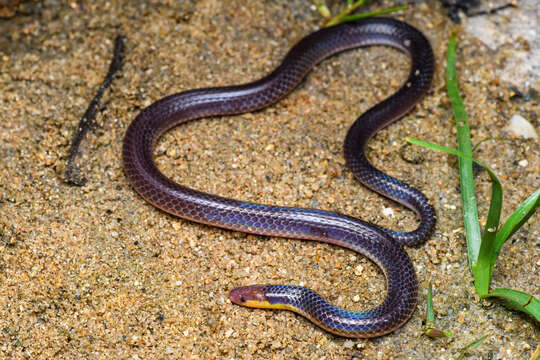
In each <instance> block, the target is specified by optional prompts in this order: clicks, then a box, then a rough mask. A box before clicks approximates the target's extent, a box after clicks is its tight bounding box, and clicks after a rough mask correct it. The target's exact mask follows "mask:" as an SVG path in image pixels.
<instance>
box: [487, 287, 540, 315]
mask: <svg viewBox="0 0 540 360" xmlns="http://www.w3.org/2000/svg"><path fill="white" fill-rule="evenodd" d="M483 297H498V298H502V299H505V300H506V305H507V306H508V307H509V308H511V309H514V310H519V311H522V312H524V313H526V314H529V315H531V316H532V317H534V318H535V319H536V321H539V322H540V300H539V299H538V298H536V297H534V296H532V295H529V294H527V293H524V292H522V291H518V290H513V289H505V288H501V289H495V290H493V291H492V292H490V293H489V294H487V295H485V296H483Z"/></svg>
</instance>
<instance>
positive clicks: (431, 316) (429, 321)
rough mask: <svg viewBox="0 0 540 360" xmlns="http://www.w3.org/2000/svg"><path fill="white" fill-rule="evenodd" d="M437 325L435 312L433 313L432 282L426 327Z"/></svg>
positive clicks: (428, 298)
mask: <svg viewBox="0 0 540 360" xmlns="http://www.w3.org/2000/svg"><path fill="white" fill-rule="evenodd" d="M433 324H435V312H434V311H433V287H432V286H431V281H430V282H429V285H428V288H427V310H426V326H428V325H429V326H433Z"/></svg>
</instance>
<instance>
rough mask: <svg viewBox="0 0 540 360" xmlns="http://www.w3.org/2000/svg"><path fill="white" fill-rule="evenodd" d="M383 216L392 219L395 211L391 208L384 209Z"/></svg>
mask: <svg viewBox="0 0 540 360" xmlns="http://www.w3.org/2000/svg"><path fill="white" fill-rule="evenodd" d="M382 213H383V215H384V216H386V217H392V216H394V210H393V209H392V208H389V207H387V208H386V207H383V211H382Z"/></svg>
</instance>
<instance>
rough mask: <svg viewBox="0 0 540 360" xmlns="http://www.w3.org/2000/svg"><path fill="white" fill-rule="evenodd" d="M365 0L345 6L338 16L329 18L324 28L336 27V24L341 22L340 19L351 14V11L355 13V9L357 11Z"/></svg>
mask: <svg viewBox="0 0 540 360" xmlns="http://www.w3.org/2000/svg"><path fill="white" fill-rule="evenodd" d="M366 1H367V0H358V1H357V2H352V3H351V2H349V3H348V4H347V7H346V8H345V10H343V11H342V12H340V13H339V14H337V15H336V16H334V17H333V18H331V19H330V20H329V21H328V22H327V23H326V24H325V25H324V26H325V27H328V26H332V25H336V24H339V23H341V22H342V20H341V19H342V18H343V17H345V16H347V15H349V14H350V13H352V12H353V11H355V10H356V9H358V8H359V7H360V6H361V5H363V4H364V3H365V2H366Z"/></svg>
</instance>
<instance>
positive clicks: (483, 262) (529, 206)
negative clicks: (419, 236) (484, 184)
mask: <svg viewBox="0 0 540 360" xmlns="http://www.w3.org/2000/svg"><path fill="white" fill-rule="evenodd" d="M406 140H407V141H409V142H410V143H412V144H415V145H420V146H423V147H426V148H430V149H434V150H440V151H444V152H447V153H449V154H452V155H456V156H459V157H462V158H465V159H468V160H471V161H474V162H475V163H477V164H478V165H480V166H482V167H483V168H484V169H485V170H486V171H487V173H488V175H489V177H490V178H491V182H492V192H491V205H490V207H489V214H488V220H487V222H486V227H485V230H484V236H483V238H482V244H481V246H480V250H479V256H478V261H477V263H476V264H475V265H473V266H474V268H475V270H476V273H475V276H477V277H478V278H476V277H475V281H484V282H486V283H485V284H482V285H483V287H484V286H485V287H486V288H489V280H490V279H491V274H492V273H493V268H494V266H495V262H496V261H497V257H498V256H499V253H500V251H501V247H502V246H503V244H504V243H505V242H506V240H508V238H509V237H510V236H512V234H514V232H516V231H517V230H518V229H519V228H520V227H521V226H522V225H523V224H524V223H525V222H526V221H527V220H528V219H529V218H530V217H531V216H532V215H533V214H534V212H535V210H536V208H538V207H539V206H540V189H539V190H537V191H535V192H534V193H533V194H532V195H531V196H529V197H528V198H527V199H526V200H525V201H524V202H523V203H522V204H521V205H520V206H519V207H518V208H517V210H516V211H515V212H514V213H513V214H512V215H510V217H509V218H508V219H507V220H506V222H505V224H504V225H503V227H502V228H501V230H500V231H499V232H497V227H498V224H499V217H500V213H501V207H502V186H501V183H500V180H499V178H498V177H497V175H495V173H494V172H493V170H491V169H490V168H489V166H487V165H486V164H484V163H483V162H481V161H479V160H477V159H475V158H473V157H472V156H467V155H465V154H463V153H461V152H459V151H457V150H454V149H451V148H448V147H445V146H441V145H437V144H433V143H430V142H426V141H422V140H416V139H412V138H406ZM478 295H480V296H485V295H487V291H486V293H478Z"/></svg>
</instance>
